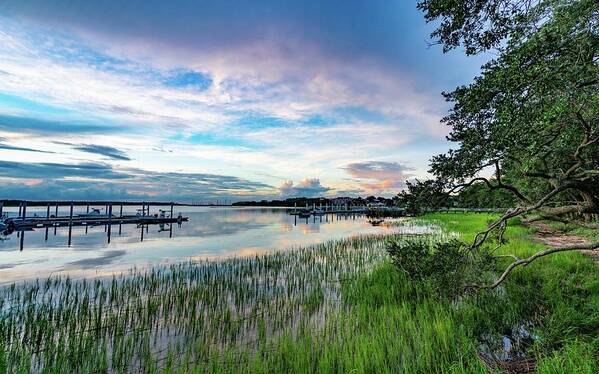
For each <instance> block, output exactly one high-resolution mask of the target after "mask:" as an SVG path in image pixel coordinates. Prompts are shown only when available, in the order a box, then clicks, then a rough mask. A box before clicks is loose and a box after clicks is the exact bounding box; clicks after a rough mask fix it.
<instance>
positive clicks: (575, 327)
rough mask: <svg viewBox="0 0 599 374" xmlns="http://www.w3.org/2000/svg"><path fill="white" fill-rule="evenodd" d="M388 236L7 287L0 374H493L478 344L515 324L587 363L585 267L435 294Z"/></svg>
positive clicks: (545, 359)
mask: <svg viewBox="0 0 599 374" xmlns="http://www.w3.org/2000/svg"><path fill="white" fill-rule="evenodd" d="M489 218H490V216H489V215H486V214H441V215H428V216H426V217H424V219H423V220H412V221H405V220H402V221H400V222H399V224H398V227H397V232H396V233H395V234H393V236H392V239H393V240H402V238H403V239H405V238H410V237H411V236H414V235H418V236H419V237H420V240H430V242H431V243H434V242H436V241H446V240H448V239H449V238H452V237H456V236H460V237H461V239H462V240H468V239H469V238H471V237H472V236H473V235H474V233H475V232H476V231H477V230H479V229H481V228H482V227H484V225H485V223H486V221H487V220H488V219H489ZM441 227H442V228H443V230H441V229H440V228H441ZM529 234H530V232H529V230H527V229H525V228H522V227H515V228H510V229H509V231H508V237H509V239H510V241H509V242H508V244H507V246H508V248H507V249H506V250H513V251H519V253H521V254H524V253H525V252H527V251H532V250H535V249H537V248H538V245H537V244H534V243H531V242H530V240H529V238H528V237H529ZM389 239H390V238H389V237H388V236H383V235H370V236H358V237H352V238H348V239H344V240H338V241H331V242H327V243H323V244H318V245H313V246H309V247H301V248H295V249H293V250H290V251H284V252H274V253H270V254H265V255H259V256H255V257H243V258H231V259H225V260H221V261H199V262H188V263H182V264H177V265H172V266H164V267H156V268H152V269H144V270H141V269H140V270H136V269H133V270H131V271H130V272H129V273H127V274H123V275H120V276H117V277H114V278H110V279H93V280H71V279H69V278H50V279H47V280H38V281H34V282H30V283H26V284H19V285H12V286H8V287H4V288H2V289H0V372H5V371H8V372H23V373H25V372H32V371H47V372H74V371H78V372H98V371H101V372H106V371H110V372H140V371H143V372H257V373H266V372H300V373H302V372H325V373H328V372H355V373H362V372H377V373H378V372H382V373H385V372H406V373H422V372H444V373H453V372H455V373H473V372H487V371H489V370H490V369H489V368H488V367H487V366H485V365H484V364H483V362H482V361H481V360H480V359H479V354H480V352H481V337H489V338H490V339H489V344H490V345H493V342H494V341H495V340H493V338H494V337H497V338H499V339H501V337H502V336H505V335H506V334H507V333H509V332H510V331H511V330H512V329H514V328H515V327H518V326H521V325H522V323H523V322H527V323H530V324H531V326H534V333H535V336H538V339H537V341H536V342H535V345H534V346H533V347H531V348H530V353H529V354H531V355H534V356H535V357H537V361H538V368H539V371H540V372H546V373H549V372H559V370H562V372H575V371H576V372H589V373H590V372H592V371H593V370H595V369H596V368H597V362H596V357H597V356H596V353H597V349H598V341H597V336H598V335H597V334H596V327H597V314H598V310H599V309H598V308H597V303H598V300H597V297H598V296H597V295H598V294H599V293H598V292H597V288H598V282H597V277H596V275H597V268H596V267H594V265H593V264H592V263H591V262H589V260H588V259H587V258H585V257H582V256H580V255H578V254H577V253H571V254H562V255H557V256H558V257H553V258H547V259H543V261H542V262H541V261H539V263H538V264H535V265H534V267H533V266H531V267H529V268H525V269H523V270H522V271H518V272H516V273H514V274H513V277H512V278H510V280H509V281H508V282H507V283H506V285H505V287H504V288H502V289H501V290H499V291H497V292H492V293H482V294H479V295H475V296H467V297H463V298H460V299H451V298H439V297H438V296H437V294H435V293H433V292H431V290H430V289H429V288H427V286H426V284H420V283H416V282H411V281H410V280H408V279H407V278H406V276H405V274H403V273H402V272H399V271H397V270H396V269H395V268H394V267H393V265H392V264H391V262H390V261H389V259H388V257H387V252H386V244H387V242H388V240H389ZM500 341H501V340H499V342H500ZM499 348H501V347H499ZM499 348H497V349H499ZM489 349H490V350H493V349H496V347H490V348H489Z"/></svg>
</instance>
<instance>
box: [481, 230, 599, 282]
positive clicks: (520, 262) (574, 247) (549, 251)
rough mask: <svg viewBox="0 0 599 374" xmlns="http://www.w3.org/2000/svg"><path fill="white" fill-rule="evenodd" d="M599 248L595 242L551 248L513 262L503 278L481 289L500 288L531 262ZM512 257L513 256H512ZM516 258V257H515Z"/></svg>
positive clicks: (598, 244) (503, 274) (502, 275)
mask: <svg viewBox="0 0 599 374" xmlns="http://www.w3.org/2000/svg"><path fill="white" fill-rule="evenodd" d="M597 248H599V242H594V243H588V244H573V245H567V246H563V247H555V248H551V249H547V250H544V251H540V252H537V253H535V254H534V255H532V256H530V257H528V258H525V259H522V260H516V261H515V262H512V263H511V264H510V265H509V266H508V267H507V268H506V269H505V270H504V271H503V273H502V274H501V276H500V277H499V279H497V280H496V281H495V282H494V283H493V284H490V285H486V286H482V287H479V288H490V289H493V288H495V287H497V286H499V285H500V284H501V283H502V282H503V281H504V280H505V279H506V277H507V276H508V275H509V274H510V273H511V272H512V271H513V270H514V269H515V268H517V267H518V266H527V265H528V264H530V263H531V262H533V261H534V260H536V259H538V258H541V257H544V256H547V255H550V254H553V253H558V252H566V251H577V250H581V249H597ZM510 257H511V256H510ZM514 257H515V256H514Z"/></svg>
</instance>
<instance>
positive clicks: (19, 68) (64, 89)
mask: <svg viewBox="0 0 599 374" xmlns="http://www.w3.org/2000/svg"><path fill="white" fill-rule="evenodd" d="M431 30H432V25H427V24H426V23H425V22H424V20H423V16H422V14H420V13H419V12H418V11H417V10H416V3H415V2H411V1H400V0H396V1H377V0H372V1H359V0H356V1H326V2H321V1H251V2H250V1H247V2H243V1H224V0H221V1H181V0H179V1H168V2H167V1H128V2H121V1H116V0H113V1H101V2H87V1H72V0H71V1H67V0H56V1H52V2H46V1H42V0H5V1H3V2H2V3H0V179H1V181H0V182H1V183H2V185H3V187H2V191H0V194H1V195H2V196H0V197H1V198H28V199H34V198H65V195H67V196H66V197H67V198H68V196H72V198H94V196H97V198H115V199H116V198H126V199H137V198H143V199H157V200H161V199H167V200H208V199H216V198H221V199H222V198H228V199H232V200H245V199H254V198H281V197H289V196H297V195H310V196H316V195H323V196H334V195H338V194H347V193H351V194H375V195H386V196H391V195H393V194H395V193H397V192H398V191H399V190H400V189H401V188H402V187H403V186H404V184H405V180H407V179H410V178H415V177H426V176H427V174H426V170H427V160H428V159H429V158H430V157H431V156H432V155H434V154H437V153H441V152H444V151H445V150H447V148H448V147H449V144H448V143H447V142H446V141H445V140H444V137H445V135H446V133H447V129H446V128H445V127H444V126H443V125H441V124H440V123H439V120H440V118H441V117H442V116H443V114H444V113H445V112H446V110H447V104H446V103H445V102H444V101H443V98H442V96H441V94H440V92H441V91H443V90H451V89H452V88H454V87H455V86H456V85H458V84H464V83H467V82H468V81H470V80H471V79H472V77H473V76H474V75H475V74H476V73H477V71H478V67H479V66H480V65H481V63H482V61H481V60H480V59H479V60H476V59H472V58H466V57H465V56H463V54H461V53H460V52H459V51H458V52H456V53H451V54H442V53H441V50H440V48H439V47H434V46H433V47H431V46H429V39H428V35H429V33H430V32H431Z"/></svg>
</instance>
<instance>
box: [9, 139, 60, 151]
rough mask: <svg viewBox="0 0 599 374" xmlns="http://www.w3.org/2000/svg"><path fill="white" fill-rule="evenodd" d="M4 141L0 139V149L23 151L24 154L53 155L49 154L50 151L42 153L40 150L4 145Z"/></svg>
mask: <svg viewBox="0 0 599 374" xmlns="http://www.w3.org/2000/svg"><path fill="white" fill-rule="evenodd" d="M5 140H6V139H5V138H2V137H0V149H7V150H9V151H25V152H37V153H54V152H50V151H43V150H41V149H35V148H27V147H17V146H14V145H10V144H5V143H4V141H5Z"/></svg>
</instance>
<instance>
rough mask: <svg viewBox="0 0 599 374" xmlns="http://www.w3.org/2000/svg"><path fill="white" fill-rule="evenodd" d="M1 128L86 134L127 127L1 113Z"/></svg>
mask: <svg viewBox="0 0 599 374" xmlns="http://www.w3.org/2000/svg"><path fill="white" fill-rule="evenodd" d="M0 130H2V131H6V132H12V133H19V134H23V133H35V134H73V133H77V134H85V133H110V132H124V131H126V127H124V126H116V125H109V124H106V125H100V124H93V123H83V122H67V121H65V122H62V121H53V120H44V119H38V118H30V117H17V116H10V115H2V114H0Z"/></svg>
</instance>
